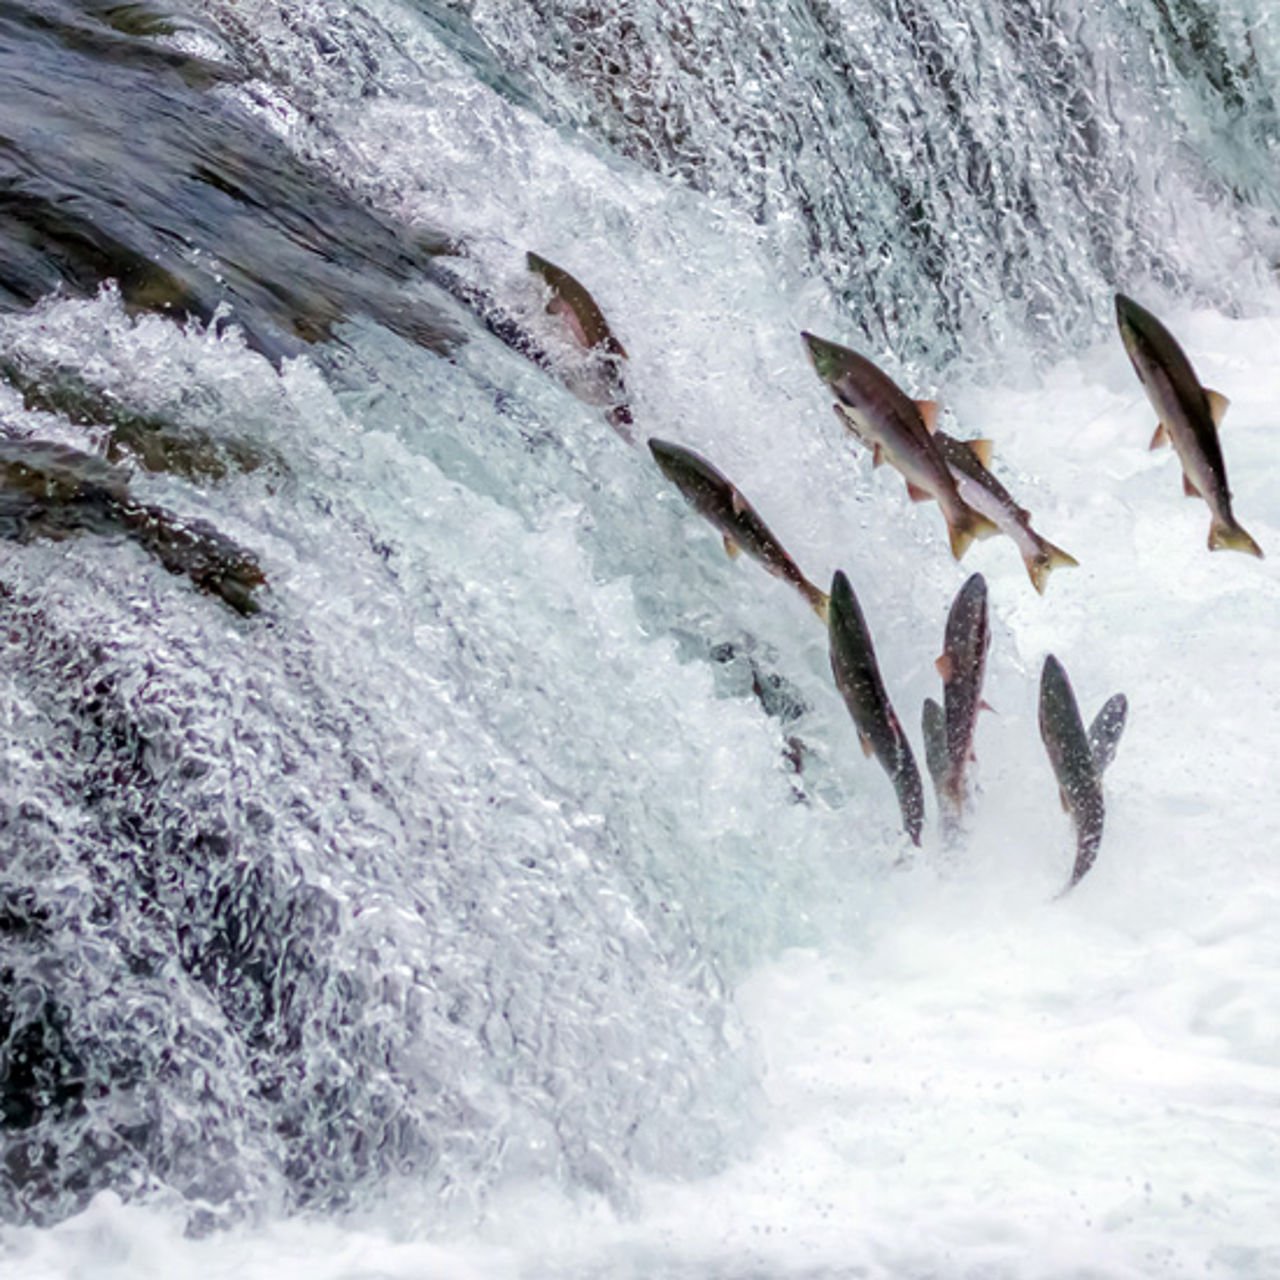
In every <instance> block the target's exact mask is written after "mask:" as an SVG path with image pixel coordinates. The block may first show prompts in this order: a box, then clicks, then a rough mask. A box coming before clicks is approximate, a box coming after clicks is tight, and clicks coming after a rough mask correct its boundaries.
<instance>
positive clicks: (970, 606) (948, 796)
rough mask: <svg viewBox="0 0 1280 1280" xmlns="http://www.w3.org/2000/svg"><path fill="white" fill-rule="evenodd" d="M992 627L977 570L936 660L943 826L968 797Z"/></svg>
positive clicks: (954, 821)
mask: <svg viewBox="0 0 1280 1280" xmlns="http://www.w3.org/2000/svg"><path fill="white" fill-rule="evenodd" d="M990 647H991V628H990V626H989V625H988V619H987V583H986V579H985V578H983V576H982V574H980V573H975V574H973V576H972V577H970V578H969V580H968V581H967V582H966V583H965V584H964V586H963V587H961V588H960V590H959V591H958V592H957V593H956V598H955V599H954V600H953V601H952V602H951V610H950V612H949V613H948V614H947V628H946V635H945V640H944V642H943V648H942V656H941V657H940V658H939V659H938V661H937V663H936V665H937V668H938V674H939V675H940V676H941V677H942V689H943V722H942V724H943V746H944V749H945V762H944V764H943V766H942V768H941V770H940V773H941V780H939V774H938V773H937V772H934V770H933V769H932V768H931V769H930V772H931V773H932V774H933V779H934V786H935V787H936V788H937V791H938V807H939V809H940V811H941V813H942V816H943V825H944V827H946V828H948V830H949V831H954V829H955V827H956V826H957V825H958V823H959V819H960V815H961V814H962V813H963V812H964V808H965V804H966V803H967V801H968V786H967V782H966V779H965V772H966V770H967V769H968V766H969V762H970V761H971V760H973V758H974V754H973V738H974V733H975V732H976V730H977V727H978V712H979V711H981V710H982V708H983V707H985V706H986V703H985V702H983V700H982V681H983V678H984V677H985V675H986V671H987V650H988V649H990Z"/></svg>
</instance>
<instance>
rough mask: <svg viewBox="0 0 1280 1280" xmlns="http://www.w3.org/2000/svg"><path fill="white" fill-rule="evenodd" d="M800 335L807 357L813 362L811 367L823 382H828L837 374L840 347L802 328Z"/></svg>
mask: <svg viewBox="0 0 1280 1280" xmlns="http://www.w3.org/2000/svg"><path fill="white" fill-rule="evenodd" d="M800 336H801V337H802V338H803V339H804V344H805V347H806V349H807V350H808V352H809V359H810V360H811V361H812V362H813V367H814V369H815V370H816V371H817V374H818V377H820V378H821V379H822V380H823V381H824V382H830V381H831V380H832V379H833V378H835V377H837V376H838V375H839V365H840V355H839V352H840V348H839V347H837V346H836V345H835V344H834V343H831V342H827V341H826V339H825V338H819V337H818V336H817V335H816V334H812V333H809V332H808V331H807V330H802V331H801V333H800Z"/></svg>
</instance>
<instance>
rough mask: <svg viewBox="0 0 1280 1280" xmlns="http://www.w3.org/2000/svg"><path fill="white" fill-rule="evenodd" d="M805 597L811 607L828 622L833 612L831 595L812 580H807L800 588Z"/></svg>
mask: <svg viewBox="0 0 1280 1280" xmlns="http://www.w3.org/2000/svg"><path fill="white" fill-rule="evenodd" d="M800 590H801V592H802V593H803V595H804V598H805V599H806V600H807V601H808V602H809V607H810V608H811V609H812V610H813V611H814V613H816V614H817V615H818V617H819V618H821V619H822V621H823V622H827V621H828V619H829V614H830V612H831V597H830V596H829V595H827V593H826V592H825V591H821V590H819V589H818V588H817V587H815V586H814V585H813V583H812V582H806V583H805V584H804V586H803V587H801V588H800Z"/></svg>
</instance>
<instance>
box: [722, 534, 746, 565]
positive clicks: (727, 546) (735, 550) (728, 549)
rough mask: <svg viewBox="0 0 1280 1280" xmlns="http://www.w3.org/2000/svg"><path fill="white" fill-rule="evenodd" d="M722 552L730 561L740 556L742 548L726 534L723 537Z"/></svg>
mask: <svg viewBox="0 0 1280 1280" xmlns="http://www.w3.org/2000/svg"><path fill="white" fill-rule="evenodd" d="M724 552H725V555H727V556H728V557H729V559H730V560H736V559H737V558H738V557H739V556H740V555H741V554H742V548H741V547H740V546H738V544H737V543H736V542H734V540H733V539H732V538H731V537H729V535H728V534H727V533H726V534H725V535H724Z"/></svg>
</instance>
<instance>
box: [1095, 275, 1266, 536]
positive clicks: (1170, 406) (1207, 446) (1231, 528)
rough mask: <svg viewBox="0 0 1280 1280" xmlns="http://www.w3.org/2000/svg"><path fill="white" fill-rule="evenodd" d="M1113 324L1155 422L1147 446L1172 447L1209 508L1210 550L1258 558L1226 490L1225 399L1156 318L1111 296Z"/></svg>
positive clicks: (1186, 479)
mask: <svg viewBox="0 0 1280 1280" xmlns="http://www.w3.org/2000/svg"><path fill="white" fill-rule="evenodd" d="M1116 323H1117V325H1118V326H1119V329H1120V337H1121V339H1122V340H1123V341H1124V346H1125V350H1126V351H1127V352H1128V353H1129V359H1130V361H1131V362H1132V364H1133V368H1134V372H1135V373H1136V374H1137V375H1138V381H1139V382H1141V383H1142V387H1143V390H1144V391H1146V393H1147V399H1148V400H1150V401H1151V407H1152V408H1153V409H1155V411H1156V417H1157V418H1158V419H1159V421H1158V422H1157V424H1156V431H1155V435H1154V436H1152V438H1151V447H1152V448H1153V449H1155V448H1158V447H1159V446H1160V445H1162V444H1170V443H1171V444H1172V445H1173V448H1174V451H1175V452H1176V453H1177V455H1178V459H1179V461H1180V462H1181V463H1182V487H1183V491H1184V492H1185V493H1186V494H1187V495H1188V496H1189V497H1195V496H1197V495H1198V496H1199V497H1201V498H1203V499H1204V500H1205V502H1206V503H1208V505H1209V512H1210V516H1211V519H1210V522H1209V549H1210V550H1211V551H1218V550H1221V549H1223V548H1226V549H1229V550H1232V551H1244V552H1247V553H1248V554H1249V555H1253V556H1258V557H1259V558H1261V556H1262V548H1261V547H1259V546H1258V544H1257V543H1256V542H1255V541H1254V540H1253V538H1252V537H1250V536H1249V534H1247V533H1246V532H1245V531H1244V529H1243V528H1242V527H1241V526H1240V524H1239V523H1238V522H1237V521H1236V518H1235V515H1234V513H1233V512H1232V510H1231V490H1230V489H1229V488H1228V487H1227V464H1226V462H1225V460H1224V459H1223V456H1222V445H1221V442H1220V441H1219V439H1218V426H1219V424H1220V423H1221V421H1222V415H1223V414H1224V413H1225V412H1226V411H1227V404H1228V401H1227V398H1226V397H1225V396H1224V395H1222V394H1221V393H1219V392H1217V391H1211V390H1209V389H1208V388H1207V387H1205V386H1202V385H1201V383H1200V380H1199V378H1197V377H1196V375H1195V371H1194V370H1193V369H1192V368H1191V362H1190V361H1189V360H1188V359H1187V356H1186V353H1185V352H1184V351H1183V350H1182V348H1181V347H1180V346H1179V345H1178V343H1177V340H1176V339H1175V338H1174V336H1173V335H1172V334H1171V333H1170V332H1169V330H1168V329H1166V328H1165V327H1164V325H1162V324H1161V323H1160V321H1159V320H1157V319H1156V318H1155V316H1153V315H1152V314H1151V312H1150V311H1148V310H1146V308H1145V307H1140V306H1139V305H1138V304H1137V303H1136V302H1134V301H1133V299H1132V298H1126V297H1125V295H1124V294H1123V293H1117V294H1116Z"/></svg>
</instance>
